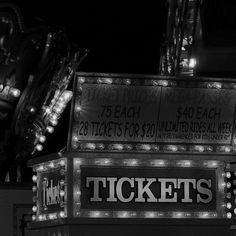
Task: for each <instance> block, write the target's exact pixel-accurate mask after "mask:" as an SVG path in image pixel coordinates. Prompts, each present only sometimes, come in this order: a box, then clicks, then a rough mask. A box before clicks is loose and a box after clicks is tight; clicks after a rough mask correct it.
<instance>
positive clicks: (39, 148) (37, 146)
mask: <svg viewBox="0 0 236 236" xmlns="http://www.w3.org/2000/svg"><path fill="white" fill-rule="evenodd" d="M35 148H36V150H37V151H39V152H41V151H42V150H43V145H41V144H37V145H36V147H35Z"/></svg>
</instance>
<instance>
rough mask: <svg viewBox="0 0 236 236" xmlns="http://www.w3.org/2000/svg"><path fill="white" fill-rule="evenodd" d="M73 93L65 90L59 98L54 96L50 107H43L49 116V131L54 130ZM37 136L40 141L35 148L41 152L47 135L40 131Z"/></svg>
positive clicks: (47, 129) (47, 128)
mask: <svg viewBox="0 0 236 236" xmlns="http://www.w3.org/2000/svg"><path fill="white" fill-rule="evenodd" d="M56 94H57V93H56ZM72 95H73V93H72V91H69V90H65V91H64V92H63V93H62V94H61V96H59V98H58V99H56V98H53V99H52V101H51V103H50V105H49V106H48V107H43V109H44V112H45V114H46V116H47V117H48V118H49V125H48V126H47V127H46V131H47V132H48V133H53V132H54V126H56V125H57V124H58V119H59V118H60V116H61V114H62V113H63V111H64V109H65V107H66V105H67V103H68V102H69V101H70V100H71V98H72ZM36 138H37V140H38V143H37V144H36V146H35V149H36V150H37V151H39V152H40V151H42V150H43V143H44V142H45V141H46V136H45V135H44V134H43V133H40V134H36Z"/></svg>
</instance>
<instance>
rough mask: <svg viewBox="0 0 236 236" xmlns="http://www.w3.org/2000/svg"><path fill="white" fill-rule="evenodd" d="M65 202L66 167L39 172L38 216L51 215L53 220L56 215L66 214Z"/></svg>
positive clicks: (49, 168) (50, 168)
mask: <svg viewBox="0 0 236 236" xmlns="http://www.w3.org/2000/svg"><path fill="white" fill-rule="evenodd" d="M45 166H46V165H45ZM44 169H46V167H44ZM65 201H66V187H65V169H64V167H62V166H58V167H54V166H52V167H50V166H49V167H48V168H47V169H46V171H40V172H38V206H37V212H38V214H39V215H45V214H50V216H52V218H53V216H54V214H55V215H57V213H58V212H64V210H65Z"/></svg>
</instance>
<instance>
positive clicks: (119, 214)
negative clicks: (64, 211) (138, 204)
mask: <svg viewBox="0 0 236 236" xmlns="http://www.w3.org/2000/svg"><path fill="white" fill-rule="evenodd" d="M75 217H91V218H107V217H109V218H110V217H114V218H217V217H218V214H217V212H210V211H209V212H208V211H206V212H185V211H172V212H161V211H77V212H75Z"/></svg>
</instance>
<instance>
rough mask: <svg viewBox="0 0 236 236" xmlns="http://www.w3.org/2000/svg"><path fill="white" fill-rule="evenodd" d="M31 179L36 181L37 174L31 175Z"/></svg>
mask: <svg viewBox="0 0 236 236" xmlns="http://www.w3.org/2000/svg"><path fill="white" fill-rule="evenodd" d="M32 180H33V182H34V183H36V182H37V175H33V176H32Z"/></svg>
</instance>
